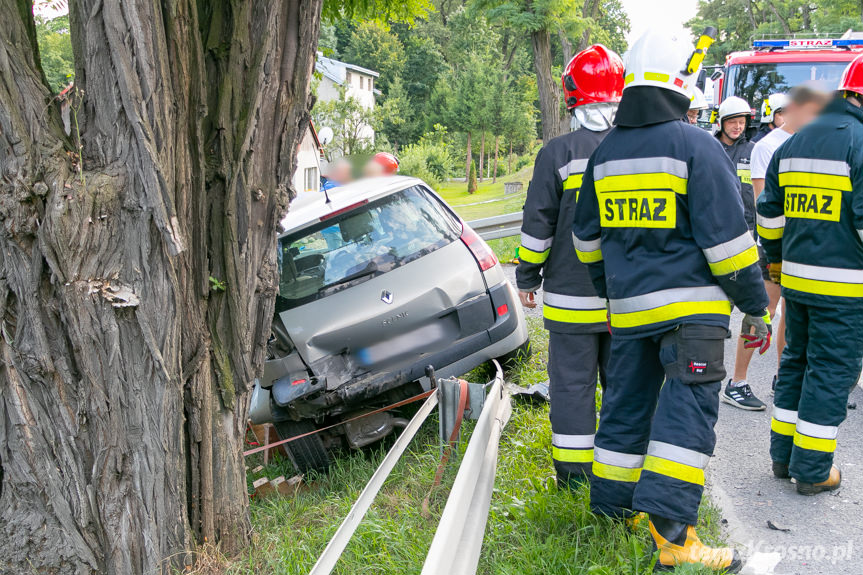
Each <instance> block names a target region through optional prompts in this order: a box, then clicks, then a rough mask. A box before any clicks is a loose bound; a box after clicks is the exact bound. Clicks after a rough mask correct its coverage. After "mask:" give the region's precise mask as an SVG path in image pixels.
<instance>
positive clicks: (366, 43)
mask: <svg viewBox="0 0 863 575" xmlns="http://www.w3.org/2000/svg"><path fill="white" fill-rule="evenodd" d="M343 57H344V60H345V61H346V62H348V63H350V64H356V65H357V66H362V67H363V68H369V69H371V70H374V71H375V72H380V78H378V79H377V81H376V85H377V88H378V89H379V90H380V91H381V92H383V93H384V94H386V93H387V91H388V90H389V87H390V84H391V83H392V82H393V81H394V80H395V79H396V78H398V77H400V76H401V74H402V70H403V69H404V65H405V49H404V46H402V43H401V42H400V41H399V39H398V37H397V36H396V35H395V34H393V33H392V32H390V31H389V30H387V29H386V28H384V27H383V26H382V25H381V24H378V23H377V22H362V23H360V25H359V26H357V28H356V29H355V30H354V31H353V33H352V34H351V39H350V41H349V42H348V46H347V48H346V49H345V53H344V56H343Z"/></svg>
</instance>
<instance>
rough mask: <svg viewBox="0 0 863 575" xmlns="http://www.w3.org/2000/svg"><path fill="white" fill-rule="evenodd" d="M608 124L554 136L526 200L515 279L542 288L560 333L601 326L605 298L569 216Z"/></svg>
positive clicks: (550, 322) (546, 312) (550, 325)
mask: <svg viewBox="0 0 863 575" xmlns="http://www.w3.org/2000/svg"><path fill="white" fill-rule="evenodd" d="M608 132H609V130H605V131H603V132H593V131H591V130H588V129H586V128H582V129H580V130H576V131H575V132H570V133H568V134H564V135H562V136H558V137H557V138H554V139H553V140H551V141H550V142H548V144H546V145H545V146H544V147H543V148H542V150H540V152H539V154H538V155H537V156H536V163H535V164H534V168H533V179H532V180H531V182H530V186H529V187H528V190H527V199H526V200H525V203H524V219H523V222H522V227H521V246H520V247H519V249H518V257H519V264H518V267H517V268H516V270H515V275H516V283H517V284H518V288H519V289H520V290H522V291H536V290H537V289H539V287H540V286H542V288H543V292H544V293H543V308H542V309H543V311H542V313H543V317H544V318H545V327H546V329H548V330H550V331H557V332H561V333H598V332H602V331H605V330H606V329H607V328H606V310H605V300H603V299H600V298H598V297H597V296H596V290H595V289H594V287H593V284H592V282H591V280H590V275H589V274H588V272H587V268H586V267H585V265H584V264H582V263H581V262H579V261H578V258H577V257H576V255H575V249H574V248H573V245H572V220H573V218H574V217H575V202H576V198H577V196H578V189H579V186H581V174H582V172H584V168H585V166H586V165H587V159H588V158H589V157H590V154H592V153H593V151H594V150H595V149H596V146H598V145H599V143H600V142H601V141H602V140H603V138H605V136H606V135H607V134H608Z"/></svg>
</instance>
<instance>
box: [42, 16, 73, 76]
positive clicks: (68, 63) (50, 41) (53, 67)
mask: <svg viewBox="0 0 863 575" xmlns="http://www.w3.org/2000/svg"><path fill="white" fill-rule="evenodd" d="M36 40H37V41H38V42H39V55H40V57H41V60H42V71H43V72H45V78H46V79H47V80H48V86H50V87H51V90H52V91H54V92H60V91H62V90H63V89H64V88H66V86H68V85H69V84H70V83H71V82H72V80H73V79H74V78H75V62H74V59H73V56H72V39H71V36H70V35H69V16H59V17H57V18H52V19H50V20H48V19H45V18H41V17H38V16H37V17H36Z"/></svg>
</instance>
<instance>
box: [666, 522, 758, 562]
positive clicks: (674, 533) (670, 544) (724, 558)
mask: <svg viewBox="0 0 863 575" xmlns="http://www.w3.org/2000/svg"><path fill="white" fill-rule="evenodd" d="M649 525H650V534H651V535H653V541H654V543H655V544H656V547H657V549H659V559H658V560H657V562H656V566H655V567H654V571H673V570H674V568H675V567H676V566H677V565H683V564H685V563H699V564H701V565H704V566H706V567H709V568H711V569H716V570H724V572H725V573H737V572H738V571H740V568H741V567H743V561H742V560H741V559H740V555H739V554H738V553H737V551H735V550H734V549H731V548H729V547H708V546H707V545H705V544H704V543H702V542H701V540H700V539H699V538H698V535H697V534H696V533H695V527H694V526H692V525H686V524H685V523H680V522H679V521H672V520H671V519H665V518H664V517H657V516H655V515H651V516H650V523H649Z"/></svg>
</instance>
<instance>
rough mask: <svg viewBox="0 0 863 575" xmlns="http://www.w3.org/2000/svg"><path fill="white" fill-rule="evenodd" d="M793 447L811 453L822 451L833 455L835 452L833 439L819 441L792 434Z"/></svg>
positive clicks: (815, 438) (817, 438)
mask: <svg viewBox="0 0 863 575" xmlns="http://www.w3.org/2000/svg"><path fill="white" fill-rule="evenodd" d="M794 445H796V446H797V447H801V448H803V449H809V450H811V451H823V452H825V453H833V452H834V451H836V440H835V439H821V438H820V437H809V436H808V435H803V434H802V433H798V432H796V431H795V432H794Z"/></svg>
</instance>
